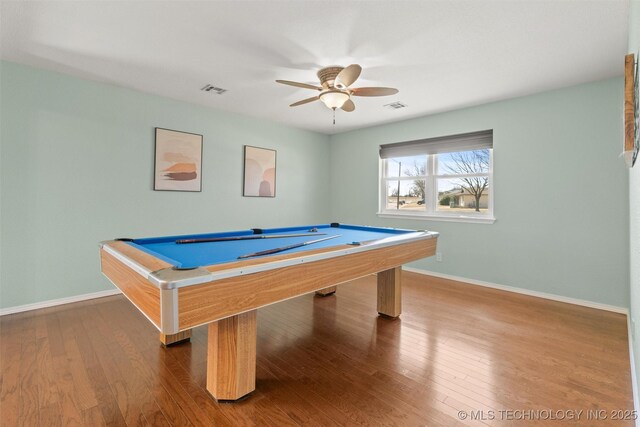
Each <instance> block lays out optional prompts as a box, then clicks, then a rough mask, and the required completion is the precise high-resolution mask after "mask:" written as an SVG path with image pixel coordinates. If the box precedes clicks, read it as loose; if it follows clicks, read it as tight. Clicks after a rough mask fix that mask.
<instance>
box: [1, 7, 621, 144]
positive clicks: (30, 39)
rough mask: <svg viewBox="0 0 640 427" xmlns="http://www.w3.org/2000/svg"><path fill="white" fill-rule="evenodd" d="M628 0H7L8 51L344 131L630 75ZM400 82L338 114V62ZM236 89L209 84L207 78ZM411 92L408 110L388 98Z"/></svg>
mask: <svg viewBox="0 0 640 427" xmlns="http://www.w3.org/2000/svg"><path fill="white" fill-rule="evenodd" d="M628 5H629V4H628V0H601V1H582V0H574V1H571V0H554V1H525V0H504V1H497V0H472V1H461V0H453V1H427V0H425V1H392V0H386V1H344V0H343V1H302V0H298V1H293V0H289V1H282V0H281V1H266V0H265V1H239V0H236V1H209V2H206V1H201V2H191V1H178V0H176V1H164V2H161V1H127V2H125V1H79V2H73V1H64V2H63V1H43V2H36V1H5V0H2V2H1V5H0V19H1V21H0V24H1V25H0V37H1V39H0V40H1V45H0V47H1V49H0V55H1V57H2V59H5V60H9V61H14V62H18V63H22V64H28V65H32V66H36V67H40V68H45V69H50V70H54V71H59V72H62V73H67V74H71V75H74V76H78V77H82V78H87V79H91V80H97V81H102V82H108V83H112V84H116V85H119V86H124V87H128V88H132V89H136V90H140V91H143V92H148V93H153V94H158V95H162V96H167V97H170V98H174V99H178V100H183V101H187V102H192V103H196V104H201V105H206V106H209V107H214V108H218V109H222V110H227V111H232V112H237V113H242V114H246V115H250V116H254V117H260V118H264V119H267V120H272V121H275V122H279V123H282V124H285V125H289V126H293V127H297V128H303V129H309V130H313V131H317V132H322V133H327V134H333V133H338V132H344V131H347V130H352V129H357V128H362V127H368V126H372V125H376V124H382V123H389V122H394V121H399V120H404V119H407V118H410V117H416V116H422V115H426V114H433V113H436V112H441V111H446V110H452V109H458V108H461V107H466V106H471V105H478V104H483V103H487V102H491V101H496V100H500V99H506V98H512V97H515V96H521V95H526V94H531V93H535V92H540V91H545V90H549V89H554V88H558V87H562V86H568V85H573V84H578V83H583V82H588V81H594V80H598V79H603V78H607V77H612V76H618V75H622V72H623V62H624V59H623V56H624V54H625V53H626V46H627V32H628V28H627V27H628V20H627V10H628ZM351 63H358V64H360V65H362V67H363V72H362V74H361V76H360V79H359V80H358V81H357V82H356V83H355V84H353V85H352V86H353V87H358V86H391V87H396V88H398V89H399V90H400V92H399V93H398V94H396V95H393V96H388V97H378V98H364V97H359V98H354V102H355V103H356V110H355V111H354V112H352V113H346V112H344V111H337V112H336V125H335V126H334V125H333V124H332V112H331V110H329V109H327V108H326V107H325V106H324V105H323V104H322V103H320V102H314V103H310V104H305V105H301V106H299V107H294V108H291V107H289V104H291V103H293V102H295V101H298V100H301V99H304V98H308V97H310V96H313V95H315V94H317V93H316V92H314V91H311V90H308V89H299V88H295V87H290V86H284V85H279V84H277V83H275V82H274V80H276V79H284V80H294V81H300V82H306V83H311V84H317V83H318V81H317V79H316V75H315V73H316V71H317V70H318V69H319V68H322V67H324V66H327V65H342V66H346V65H348V64H351ZM207 83H210V84H213V85H215V86H219V87H222V88H224V89H228V92H227V93H225V94H224V95H217V94H214V93H206V92H202V91H200V88H202V87H203V86H204V85H205V84H207ZM395 101H401V102H403V103H405V104H407V105H408V108H405V109H401V110H389V109H386V108H383V107H382V106H383V105H384V104H387V103H391V102H395Z"/></svg>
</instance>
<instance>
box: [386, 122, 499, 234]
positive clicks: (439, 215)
mask: <svg viewBox="0 0 640 427" xmlns="http://www.w3.org/2000/svg"><path fill="white" fill-rule="evenodd" d="M380 159H381V168H380V212H379V215H382V216H386V215H389V216H402V217H413V218H415V217H425V218H429V219H440V220H450V221H469V222H493V221H494V218H493V191H492V189H493V188H492V183H493V131H490V130H489V131H481V132H473V133H467V134H461V135H452V136H446V137H439V138H431V139H424V140H418V141H408V142H400V143H396V144H386V145H382V146H381V147H380Z"/></svg>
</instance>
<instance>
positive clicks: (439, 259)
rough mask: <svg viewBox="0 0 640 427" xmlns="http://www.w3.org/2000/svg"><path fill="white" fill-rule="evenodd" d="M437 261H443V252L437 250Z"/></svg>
mask: <svg viewBox="0 0 640 427" xmlns="http://www.w3.org/2000/svg"><path fill="white" fill-rule="evenodd" d="M436 261H438V262H442V252H436Z"/></svg>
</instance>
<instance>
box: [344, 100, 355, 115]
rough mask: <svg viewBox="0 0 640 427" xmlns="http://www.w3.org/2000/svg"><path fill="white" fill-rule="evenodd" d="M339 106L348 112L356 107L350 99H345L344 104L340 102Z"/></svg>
mask: <svg viewBox="0 0 640 427" xmlns="http://www.w3.org/2000/svg"><path fill="white" fill-rule="evenodd" d="M340 108H342V109H343V110H344V111H346V112H347V113H350V112H352V111H353V110H355V109H356V104H354V103H353V101H352V100H350V99H347V101H346V102H345V103H344V104H342V107H340Z"/></svg>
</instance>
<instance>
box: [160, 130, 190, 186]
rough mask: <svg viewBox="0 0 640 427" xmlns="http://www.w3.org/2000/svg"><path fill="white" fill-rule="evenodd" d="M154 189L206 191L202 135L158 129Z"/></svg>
mask: <svg viewBox="0 0 640 427" xmlns="http://www.w3.org/2000/svg"><path fill="white" fill-rule="evenodd" d="M155 153H156V155H155V174H154V175H155V177H154V183H153V189H154V190H160V191H202V135H198V134H195V133H189V132H180V131H177V130H171V129H163V128H156V151H155Z"/></svg>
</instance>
